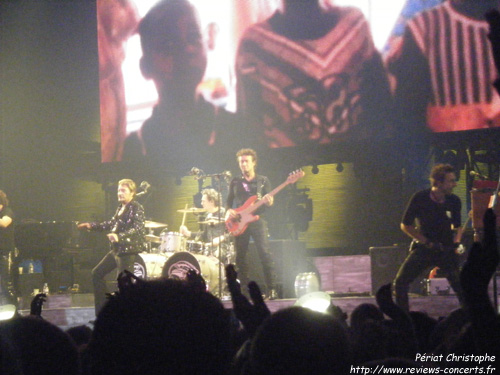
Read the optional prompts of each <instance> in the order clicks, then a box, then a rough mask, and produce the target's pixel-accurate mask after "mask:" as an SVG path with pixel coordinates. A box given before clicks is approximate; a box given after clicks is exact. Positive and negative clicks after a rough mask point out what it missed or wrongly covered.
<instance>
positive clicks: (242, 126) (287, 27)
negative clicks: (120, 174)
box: [97, 0, 498, 169]
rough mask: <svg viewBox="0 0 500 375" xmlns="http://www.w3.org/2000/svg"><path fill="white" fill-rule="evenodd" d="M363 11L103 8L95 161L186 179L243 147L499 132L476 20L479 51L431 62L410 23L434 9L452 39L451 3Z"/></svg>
mask: <svg viewBox="0 0 500 375" xmlns="http://www.w3.org/2000/svg"><path fill="white" fill-rule="evenodd" d="M113 3H116V4H115V6H112V5H110V4H113ZM320 3H321V4H320ZM334 3H335V5H333V4H334ZM366 3H367V4H365V5H366V9H365V8H363V6H360V8H358V7H351V6H349V7H346V6H345V5H351V4H349V1H321V2H320V1H316V0H311V1H304V2H296V1H286V0H283V2H282V1H278V0H276V1H251V2H246V1H244V2H241V1H233V0H218V1H217V6H213V5H210V4H211V2H207V1H203V0H192V1H189V2H188V1H184V0H162V1H158V0H140V1H138V0H115V1H103V0H98V2H97V5H98V17H99V53H100V67H101V75H100V78H101V122H102V131H101V133H102V155H103V157H102V160H103V161H104V162H112V161H121V160H135V159H137V158H151V159H154V160H156V161H158V163H161V164H165V165H167V164H168V165H175V166H176V168H178V169H185V168H189V166H190V165H191V166H192V165H197V166H198V165H199V163H198V161H199V160H203V158H207V155H208V154H207V152H210V150H211V149H214V148H215V149H217V150H219V151H221V150H222V151H227V152H228V153H230V154H232V153H233V152H234V151H235V150H236V148H237V147H236V146H235V145H236V143H237V142H236V140H239V141H240V143H239V144H241V140H242V139H243V142H245V141H246V142H247V144H245V145H244V146H247V147H254V148H257V147H267V148H282V147H295V146H302V147H306V149H307V148H308V147H310V150H311V153H314V152H315V151H316V149H317V146H318V145H329V144H335V143H336V142H350V141H358V140H361V141H363V140H369V141H371V140H373V141H376V140H379V139H386V138H387V137H391V136H393V135H394V132H395V131H398V130H399V131H403V132H404V131H406V128H405V127H407V128H417V127H420V128H426V129H430V130H432V131H434V132H447V131H456V130H468V129H478V128H483V127H491V126H497V121H496V113H497V109H498V107H497V106H496V104H495V100H496V94H495V93H494V92H493V90H491V81H492V80H493V79H494V78H495V71H494V65H493V61H492V57H491V52H490V51H489V44H488V42H487V39H486V32H487V30H486V29H487V24H486V23H485V22H484V21H480V20H478V21H474V20H469V21H468V22H469V23H470V24H471V25H473V27H472V30H473V32H474V34H473V38H474V40H475V41H476V42H475V43H472V44H471V45H470V46H469V45H468V41H469V40H468V39H467V38H466V35H465V34H463V32H460V31H459V32H457V33H453V35H458V36H459V37H458V39H456V40H455V39H453V38H450V40H446V41H442V42H443V43H449V45H448V44H447V46H446V47H445V48H444V49H442V50H439V48H437V46H436V49H435V50H434V52H433V55H432V56H434V57H435V61H430V59H429V56H428V55H426V53H427V52H428V51H429V49H428V46H425V45H424V44H423V41H425V40H433V39H432V37H430V36H429V34H425V35H421V34H419V32H425V31H421V30H423V29H422V28H421V27H420V26H421V25H420V23H422V22H424V21H423V20H422V18H418V17H415V18H414V17H413V16H414V13H417V12H420V11H422V10H425V8H426V7H429V6H433V7H436V6H437V8H433V10H432V12H436V11H437V12H443V14H445V17H449V19H450V20H452V21H453V22H445V23H444V24H443V25H437V26H435V27H455V26H456V25H458V26H456V27H458V28H459V29H460V27H462V28H463V27H464V26H460V25H459V21H460V19H463V17H462V18H461V17H460V16H457V14H458V11H457V10H456V9H454V8H453V6H452V4H453V1H451V2H447V3H450V4H444V5H443V6H441V4H440V1H439V0H435V1H424V0H420V1H419V0H408V1H406V0H399V1H397V2H394V6H393V7H392V8H391V10H392V12H393V13H392V14H390V15H389V13H388V10H387V7H384V6H383V4H384V0H380V1H373V0H372V1H367V2H366ZM396 3H397V4H396ZM104 4H106V5H104ZM359 4H361V5H363V4H364V2H359V1H357V2H356V5H358V6H359ZM441 8H443V10H439V9H441ZM367 9H369V11H367ZM401 9H403V10H401ZM412 12H413V13H412ZM400 13H402V14H404V15H405V16H406V18H402V17H399V19H398V15H399V14H400ZM430 14H431V18H430V19H431V20H434V21H435V22H437V23H439V22H440V20H441V19H442V18H441V17H438V16H433V14H434V13H430ZM439 14H441V13H439ZM382 15H385V16H386V17H387V18H386V19H384V18H383V17H382ZM380 19H384V20H385V22H380ZM398 20H399V23H398V24H397V22H396V21H398ZM377 22H378V23H377ZM382 23H383V24H384V26H385V30H384V31H383V32H381V31H380V30H381V27H382ZM396 24H397V26H396V27H394V26H393V25H396ZM424 24H425V22H424ZM388 25H389V26H388ZM407 25H408V27H407V28H406V30H407V31H406V32H403V30H405V27H406V26H407ZM388 27H389V28H388ZM391 29H394V33H398V36H397V37H394V38H388V37H389V31H391ZM387 30H389V31H387ZM462 30H463V29H462ZM427 32H430V31H427ZM381 34H383V35H382V36H381ZM443 35H448V34H446V31H443ZM467 35H468V34H467ZM460 36H461V37H460ZM464 38H465V39H464ZM388 39H389V40H390V41H391V43H388V44H386V42H387V40H388ZM443 43H441V47H440V48H442V46H443ZM384 45H386V46H387V47H386V48H385V50H384V56H382V53H381V52H380V51H382V50H383V48H382V47H383V46H384ZM457 46H461V47H462V48H458V47H457ZM431 47H432V46H431ZM455 48H457V49H455ZM449 51H453V53H452V54H451V55H450V53H449ZM436 54H438V55H436ZM106 56H111V57H112V58H113V59H114V60H113V59H111V60H112V61H114V63H113V64H109V67H108V68H107V69H105V68H106V67H107V65H104V62H105V61H106V59H105V58H104V57H106ZM383 57H384V58H385V61H384V60H383ZM478 57H480V59H479V60H480V61H475V60H474V58H478ZM447 59H451V60H450V61H451V62H450V63H445V61H447ZM457 59H458V60H457ZM452 61H457V63H455V62H452ZM440 62H441V63H440ZM456 66H458V67H459V70H457V71H454V70H453V69H454V68H455V67H456ZM479 68H480V69H479ZM479 73H481V74H479ZM389 82H390V84H389ZM394 102H395V105H394ZM471 109H472V111H471ZM471 116H472V117H473V118H472V120H471ZM457 119H459V121H457ZM249 134H250V135H251V137H249V136H248V135H249Z"/></svg>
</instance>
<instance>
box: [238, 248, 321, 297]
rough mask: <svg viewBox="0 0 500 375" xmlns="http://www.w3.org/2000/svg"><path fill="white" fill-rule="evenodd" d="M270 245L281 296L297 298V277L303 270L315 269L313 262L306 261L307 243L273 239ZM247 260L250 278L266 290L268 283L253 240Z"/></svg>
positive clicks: (277, 285)
mask: <svg viewBox="0 0 500 375" xmlns="http://www.w3.org/2000/svg"><path fill="white" fill-rule="evenodd" d="M269 245H270V250H271V257H272V259H273V261H274V269H275V272H276V287H277V289H278V294H279V297H280V298H295V285H294V284H295V277H296V276H297V275H298V274H299V273H301V272H311V271H314V270H313V269H312V267H313V266H312V264H311V263H310V262H308V261H306V257H305V251H306V249H305V244H304V243H303V242H300V241H293V240H271V241H269ZM247 260H248V267H249V277H250V280H254V281H256V282H257V283H258V284H259V286H260V287H261V289H262V291H263V292H265V291H266V288H265V286H266V283H265V279H264V276H263V272H262V262H261V261H260V258H259V254H258V253H257V251H256V249H255V244H254V243H253V242H250V245H249V249H248V254H247ZM245 288H246V287H245Z"/></svg>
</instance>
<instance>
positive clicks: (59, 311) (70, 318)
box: [20, 293, 458, 329]
mask: <svg viewBox="0 0 500 375" xmlns="http://www.w3.org/2000/svg"><path fill="white" fill-rule="evenodd" d="M29 302H30V301H22V306H21V309H22V310H20V313H21V315H27V314H29ZM295 302H296V299H281V300H274V301H267V302H266V304H267V306H268V307H269V310H271V312H275V311H277V310H280V309H283V308H286V307H289V306H292V305H293V304H294V303H295ZM332 303H333V304H334V305H336V306H339V307H340V308H341V309H342V310H343V311H344V312H345V313H347V314H348V315H349V316H350V314H351V312H352V311H353V310H354V308H355V307H356V306H358V305H360V304H362V303H373V304H375V303H376V302H375V297H373V296H369V295H366V296H339V297H337V296H335V295H333V296H332ZM223 304H224V306H225V307H226V308H228V309H231V308H232V307H233V306H232V302H231V301H223ZM410 306H411V309H412V310H414V311H423V312H426V313H427V314H429V315H430V316H432V317H434V318H439V317H441V316H447V315H448V314H449V313H450V312H451V311H453V310H454V309H456V308H457V307H458V301H457V298H456V297H455V296H453V295H446V296H438V295H436V296H435V295H433V296H410ZM42 317H43V318H44V319H45V320H47V321H49V322H51V323H54V324H55V325H57V326H58V327H60V328H62V329H67V328H70V327H74V326H77V325H81V324H88V323H89V321H90V320H94V319H95V314H94V296H93V295H92V294H90V293H85V294H83V293H82V294H56V295H49V296H48V298H47V301H46V302H45V305H44V308H43V311H42Z"/></svg>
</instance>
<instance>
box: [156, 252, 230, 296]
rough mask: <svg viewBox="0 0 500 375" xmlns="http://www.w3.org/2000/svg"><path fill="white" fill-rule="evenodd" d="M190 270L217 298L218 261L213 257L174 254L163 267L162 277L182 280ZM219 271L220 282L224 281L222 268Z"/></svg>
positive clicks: (183, 253) (184, 253)
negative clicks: (199, 275) (220, 271)
mask: <svg viewBox="0 0 500 375" xmlns="http://www.w3.org/2000/svg"><path fill="white" fill-rule="evenodd" d="M190 269H194V270H196V272H198V274H201V276H202V277H203V279H205V283H206V284H207V290H208V291H209V292H210V293H212V294H213V295H214V296H219V261H218V260H217V259H216V258H214V257H208V256H206V255H202V254H191V253H187V252H180V253H175V254H173V255H172V256H170V257H169V258H168V260H167V262H166V263H165V266H163V272H162V276H163V277H166V278H176V279H182V280H183V279H185V278H186V275H187V273H188V271H189V270H190ZM221 270H222V280H224V279H225V277H224V267H222V268H221Z"/></svg>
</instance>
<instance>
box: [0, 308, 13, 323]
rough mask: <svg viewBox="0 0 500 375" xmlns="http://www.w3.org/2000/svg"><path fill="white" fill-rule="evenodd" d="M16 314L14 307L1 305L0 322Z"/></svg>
mask: <svg viewBox="0 0 500 375" xmlns="http://www.w3.org/2000/svg"><path fill="white" fill-rule="evenodd" d="M15 314H16V306H15V305H10V304H8V305H1V306H0V321H4V320H9V319H11V318H12V317H13V316H14V315H15Z"/></svg>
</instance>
